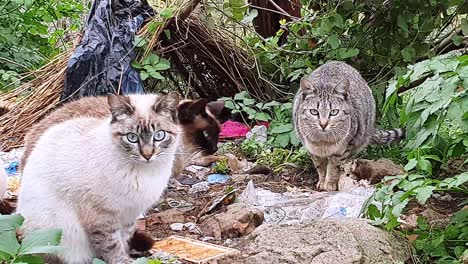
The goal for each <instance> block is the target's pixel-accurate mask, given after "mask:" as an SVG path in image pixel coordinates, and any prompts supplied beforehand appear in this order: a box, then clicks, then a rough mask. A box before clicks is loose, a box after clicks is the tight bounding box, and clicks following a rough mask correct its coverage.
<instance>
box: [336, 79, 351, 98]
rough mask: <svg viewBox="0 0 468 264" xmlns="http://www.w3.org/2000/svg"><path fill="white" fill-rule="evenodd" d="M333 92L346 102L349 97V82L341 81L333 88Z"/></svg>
mask: <svg viewBox="0 0 468 264" xmlns="http://www.w3.org/2000/svg"><path fill="white" fill-rule="evenodd" d="M334 92H335V93H337V94H339V95H341V96H343V98H344V99H345V100H347V99H348V97H349V80H348V79H343V80H341V81H340V82H339V83H338V84H337V85H336V86H335V89H334Z"/></svg>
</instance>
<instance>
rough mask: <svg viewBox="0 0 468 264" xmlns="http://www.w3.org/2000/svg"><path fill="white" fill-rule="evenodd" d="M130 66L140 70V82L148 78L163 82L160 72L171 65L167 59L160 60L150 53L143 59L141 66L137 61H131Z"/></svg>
mask: <svg viewBox="0 0 468 264" xmlns="http://www.w3.org/2000/svg"><path fill="white" fill-rule="evenodd" d="M132 66H133V67H134V68H135V69H139V70H140V77H141V79H142V80H146V79H148V77H152V78H155V79H157V80H165V78H164V76H162V75H161V73H160V72H161V71H165V70H168V69H170V68H171V63H170V62H169V61H168V60H167V59H164V58H160V57H159V56H158V55H156V54H155V53H151V54H150V55H148V56H147V57H146V58H144V59H143V61H142V62H141V64H140V63H138V62H137V61H132Z"/></svg>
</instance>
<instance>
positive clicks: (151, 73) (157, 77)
mask: <svg viewBox="0 0 468 264" xmlns="http://www.w3.org/2000/svg"><path fill="white" fill-rule="evenodd" d="M148 74H149V75H150V76H151V77H153V78H155V79H158V80H165V79H166V78H164V76H162V75H161V73H159V72H148Z"/></svg>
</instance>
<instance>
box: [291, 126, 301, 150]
mask: <svg viewBox="0 0 468 264" xmlns="http://www.w3.org/2000/svg"><path fill="white" fill-rule="evenodd" d="M289 139H290V140H291V145H293V146H294V147H297V146H299V145H300V144H301V140H300V139H299V137H298V136H297V135H296V131H294V130H291V132H289Z"/></svg>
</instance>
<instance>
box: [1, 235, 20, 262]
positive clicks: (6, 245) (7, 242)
mask: <svg viewBox="0 0 468 264" xmlns="http://www.w3.org/2000/svg"><path fill="white" fill-rule="evenodd" d="M19 249H20V244H19V243H18V240H17V239H16V231H15V230H12V231H3V232H0V252H4V253H6V254H8V255H10V256H15V255H16V254H17V253H18V250H19Z"/></svg>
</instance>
